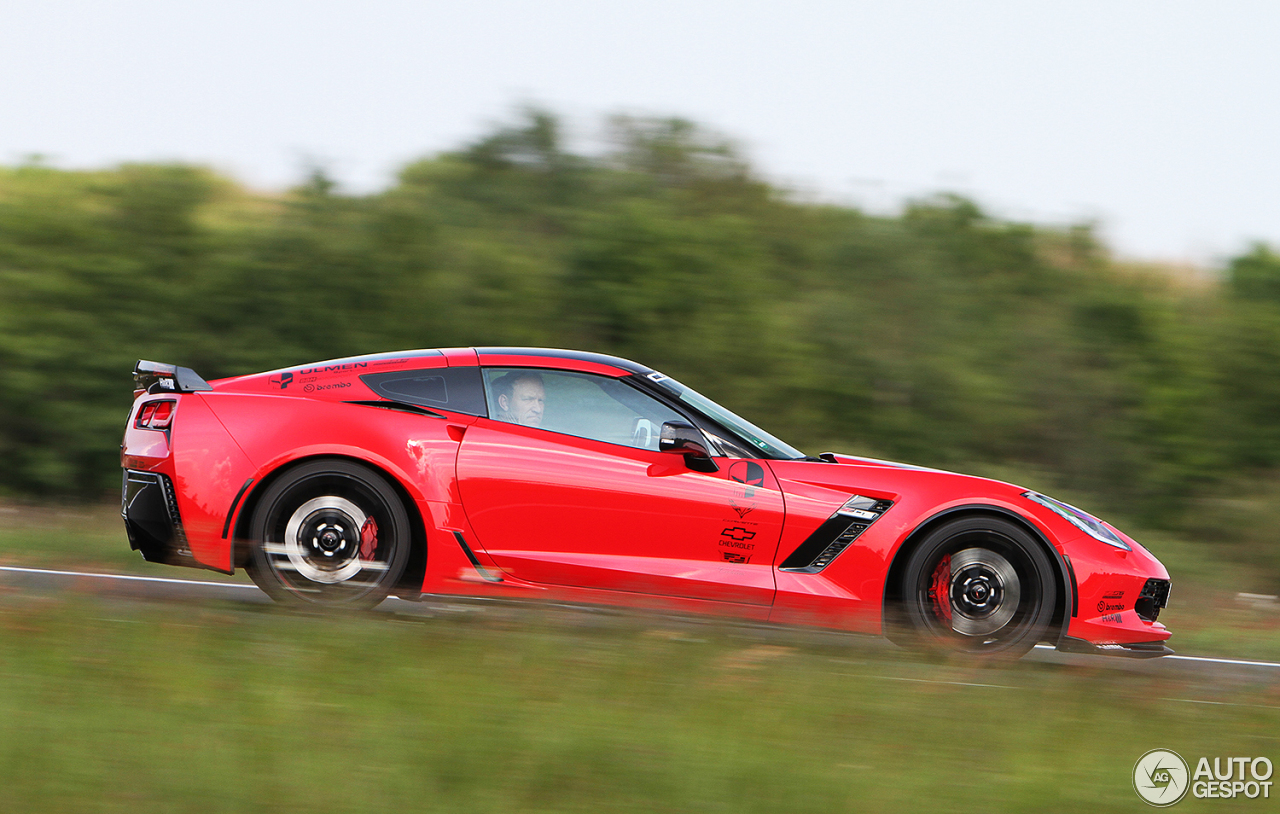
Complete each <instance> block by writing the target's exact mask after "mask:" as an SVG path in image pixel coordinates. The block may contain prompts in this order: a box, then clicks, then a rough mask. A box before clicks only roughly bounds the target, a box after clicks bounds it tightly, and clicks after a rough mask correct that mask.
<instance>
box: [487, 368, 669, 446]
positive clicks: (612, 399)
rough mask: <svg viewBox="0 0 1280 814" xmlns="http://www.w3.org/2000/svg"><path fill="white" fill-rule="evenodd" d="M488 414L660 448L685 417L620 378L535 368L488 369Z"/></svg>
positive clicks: (567, 432) (579, 434) (582, 435)
mask: <svg viewBox="0 0 1280 814" xmlns="http://www.w3.org/2000/svg"><path fill="white" fill-rule="evenodd" d="M484 382H485V391H486V394H487V396H488V401H489V417H490V418H494V419H497V420H498V421H507V422H510V423H513V424H523V425H525V426H530V427H540V428H541V429H544V430H550V431H551V432H559V433H564V434H565V435H574V436H577V437H579V438H590V439H592V440H595V441H604V442H605V443H609V444H620V445H622V446H628V447H635V448H638V449H651V450H657V449H658V438H659V436H660V435H661V432H662V425H663V423H664V422H666V421H684V420H685V418H684V416H682V415H680V414H679V413H677V412H676V411H675V410H673V409H671V408H670V407H668V406H667V405H665V404H663V403H662V402H660V401H658V400H656V399H654V398H652V397H651V396H648V395H646V394H645V393H642V392H640V391H639V390H637V389H636V388H634V387H631V386H630V385H628V384H626V383H625V382H623V381H622V380H620V379H615V378H612V377H609V376H597V375H593V374H590V373H572V372H568V371H561V370H534V369H530V368H486V369H485V371H484Z"/></svg>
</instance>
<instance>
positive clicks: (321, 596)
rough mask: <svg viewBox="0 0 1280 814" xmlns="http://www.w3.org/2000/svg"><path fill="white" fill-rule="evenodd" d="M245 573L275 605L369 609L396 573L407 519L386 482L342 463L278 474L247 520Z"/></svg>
mask: <svg viewBox="0 0 1280 814" xmlns="http://www.w3.org/2000/svg"><path fill="white" fill-rule="evenodd" d="M251 528H252V540H253V542H252V546H253V548H252V551H251V553H250V559H249V563H248V567H247V569H246V570H248V572H249V576H250V577H252V579H253V581H254V582H255V583H257V585H258V587H260V588H262V590H263V591H265V592H266V593H267V594H269V595H270V596H271V598H272V599H275V600H277V601H280V602H288V603H291V604H300V605H307V604H310V605H320V606H339V607H351V608H370V607H373V606H374V605H376V604H378V603H379V602H381V601H382V600H383V599H385V598H386V596H387V594H388V593H389V592H390V590H391V588H392V587H393V586H394V585H395V584H396V582H397V581H398V580H399V579H400V576H401V574H403V573H404V569H405V565H406V564H407V563H408V561H409V549H410V546H411V545H412V540H411V533H410V527H409V516H408V514H407V513H406V512H405V508H404V504H403V503H402V502H401V500H400V498H399V496H398V495H397V494H396V492H395V490H394V489H392V488H391V485H390V484H389V483H387V480H386V479H385V478H384V477H382V476H381V475H379V474H378V473H376V472H374V471H373V470H372V469H369V468H368V467H366V466H362V465H360V464H356V463H352V462H350V461H339V460H332V461H315V462H312V463H307V464H302V465H301V466H299V467H297V468H295V469H292V470H290V471H289V472H286V473H285V474H284V475H282V476H281V477H280V479H279V480H277V481H276V482H275V483H273V484H271V486H270V487H268V488H267V491H266V492H265V493H263V495H262V499H261V500H260V501H259V502H258V507H257V509H256V510H255V511H254V513H253V521H252V527H251Z"/></svg>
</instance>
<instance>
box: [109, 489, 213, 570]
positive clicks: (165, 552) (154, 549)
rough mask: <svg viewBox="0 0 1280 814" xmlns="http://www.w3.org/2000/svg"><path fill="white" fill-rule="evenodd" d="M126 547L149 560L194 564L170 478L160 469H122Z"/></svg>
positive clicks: (175, 563)
mask: <svg viewBox="0 0 1280 814" xmlns="http://www.w3.org/2000/svg"><path fill="white" fill-rule="evenodd" d="M120 515H121V516H122V517H123V518H124V528H125V532H126V533H127V534H128V535H129V547H130V548H132V549H133V550H134V551H137V552H139V553H141V554H142V558H143V559H144V560H147V561H148V562H159V563H165V564H167V565H195V564H196V562H195V560H194V559H193V558H192V556H191V549H190V548H189V547H188V546H187V535H186V532H185V531H184V530H183V528H182V517H181V515H179V514H178V501H177V498H176V496H175V495H174V491H173V481H171V480H170V479H169V476H168V475H164V474H161V473H159V472H141V471H138V470H136V469H126V470H125V471H124V483H123V485H122V487H121V495H120Z"/></svg>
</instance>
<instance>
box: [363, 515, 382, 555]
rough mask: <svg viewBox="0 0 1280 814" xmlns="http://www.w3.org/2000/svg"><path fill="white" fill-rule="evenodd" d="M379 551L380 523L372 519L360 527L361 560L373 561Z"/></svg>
mask: <svg viewBox="0 0 1280 814" xmlns="http://www.w3.org/2000/svg"><path fill="white" fill-rule="evenodd" d="M377 550H378V521H377V520H374V519H373V517H370V518H369V519H368V520H366V521H364V525H363V526H361V527H360V559H362V560H372V559H373V552H375V551H377Z"/></svg>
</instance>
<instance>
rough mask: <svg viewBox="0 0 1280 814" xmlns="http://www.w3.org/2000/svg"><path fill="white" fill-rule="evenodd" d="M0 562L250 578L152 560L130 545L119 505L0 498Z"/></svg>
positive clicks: (237, 579) (207, 577)
mask: <svg viewBox="0 0 1280 814" xmlns="http://www.w3.org/2000/svg"><path fill="white" fill-rule="evenodd" d="M0 565H16V566H25V567H31V568H54V569H59V570H64V571H75V570H82V569H83V570H90V571H111V572H114V573H121V574H141V575H147V576H163V577H171V578H179V579H181V578H186V579H203V580H215V581H235V582H241V581H248V579H247V577H245V575H244V574H242V573H241V574H237V575H235V576H228V575H226V574H220V573H218V572H217V571H205V570H203V569H192V568H173V567H169V566H163V565H155V564H154V563H148V562H146V561H145V560H143V559H142V557H141V555H139V554H138V552H136V551H133V550H131V549H130V548H129V538H128V537H127V536H126V535H125V531H124V521H123V520H121V519H120V507H119V505H118V504H115V503H111V504H101V505H92V504H70V505H45V504H37V503H29V502H27V503H24V502H12V501H11V502H0Z"/></svg>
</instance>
